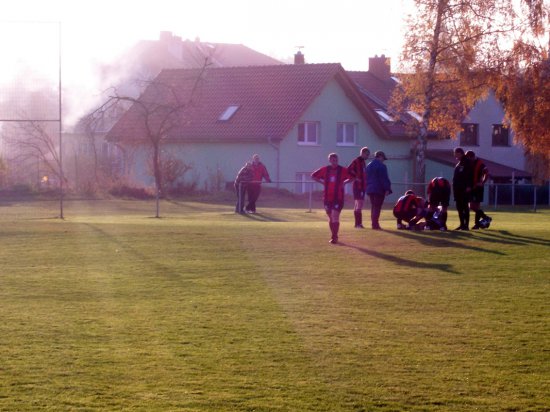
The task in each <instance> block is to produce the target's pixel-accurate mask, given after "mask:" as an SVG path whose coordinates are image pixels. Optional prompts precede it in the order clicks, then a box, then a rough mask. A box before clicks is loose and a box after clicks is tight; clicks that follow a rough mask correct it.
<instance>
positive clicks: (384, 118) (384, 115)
mask: <svg viewBox="0 0 550 412" xmlns="http://www.w3.org/2000/svg"><path fill="white" fill-rule="evenodd" d="M376 113H378V116H380V119H382V121H383V122H393V121H394V119H393V117H391V116H390V115H389V114H387V113H386V112H385V111H384V110H376Z"/></svg>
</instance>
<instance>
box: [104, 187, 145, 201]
mask: <svg viewBox="0 0 550 412" xmlns="http://www.w3.org/2000/svg"><path fill="white" fill-rule="evenodd" d="M109 194H110V195H112V196H115V197H120V198H132V199H141V200H147V199H152V198H153V197H154V196H153V195H152V194H151V193H150V192H149V191H148V190H147V189H145V188H143V187H131V186H127V185H117V186H113V187H112V188H111V189H109Z"/></svg>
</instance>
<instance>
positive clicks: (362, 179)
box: [348, 147, 370, 229]
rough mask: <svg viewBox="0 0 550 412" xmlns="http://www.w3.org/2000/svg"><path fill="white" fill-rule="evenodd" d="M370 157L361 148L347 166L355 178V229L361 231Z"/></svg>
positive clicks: (368, 152) (367, 150) (366, 151)
mask: <svg viewBox="0 0 550 412" xmlns="http://www.w3.org/2000/svg"><path fill="white" fill-rule="evenodd" d="M369 156H370V150H369V148H368V147H363V148H361V150H360V152H359V156H358V157H356V158H355V159H353V161H352V162H351V163H350V165H349V166H348V171H349V172H350V173H351V174H352V175H353V177H355V180H354V181H353V199H354V201H355V203H354V207H353V215H354V217H355V228H356V229H363V228H364V227H363V211H362V210H363V204H364V202H365V191H366V189H367V163H366V160H367V159H368V158H369Z"/></svg>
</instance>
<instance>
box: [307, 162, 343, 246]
mask: <svg viewBox="0 0 550 412" xmlns="http://www.w3.org/2000/svg"><path fill="white" fill-rule="evenodd" d="M328 160H329V163H330V164H329V165H328V166H324V167H321V168H320V169H317V170H316V171H314V172H313V173H312V174H311V178H312V179H313V180H315V181H316V182H319V183H321V184H322V185H323V186H324V194H323V202H324V206H325V212H326V214H327V216H328V225H329V228H330V233H331V237H330V241H329V242H330V243H338V231H339V229H340V212H341V211H342V209H343V208H344V186H345V184H346V183H348V182H350V181H351V180H353V176H352V175H351V173H350V172H348V169H347V168H345V167H342V166H340V165H339V164H338V155H337V154H336V153H331V154H329V155H328Z"/></svg>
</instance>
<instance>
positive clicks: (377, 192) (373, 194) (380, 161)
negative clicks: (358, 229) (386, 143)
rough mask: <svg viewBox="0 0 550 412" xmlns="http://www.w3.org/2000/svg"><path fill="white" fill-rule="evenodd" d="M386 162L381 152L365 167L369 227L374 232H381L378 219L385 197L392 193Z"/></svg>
mask: <svg viewBox="0 0 550 412" xmlns="http://www.w3.org/2000/svg"><path fill="white" fill-rule="evenodd" d="M386 160H387V157H386V155H385V154H384V152H382V151H378V152H376V153H375V154H374V160H372V161H371V162H370V163H369V164H368V165H367V170H366V171H367V190H366V192H367V195H369V199H370V203H371V209H370V219H371V226H372V228H373V229H374V230H382V228H381V227H380V223H379V219H380V213H381V211H382V205H383V204H384V199H385V197H386V196H388V195H389V194H391V193H392V190H391V181H390V178H389V177H388V168H387V167H386V165H385V164H384V162H385V161H386Z"/></svg>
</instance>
